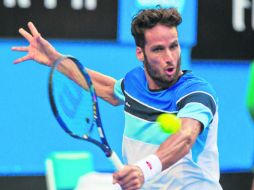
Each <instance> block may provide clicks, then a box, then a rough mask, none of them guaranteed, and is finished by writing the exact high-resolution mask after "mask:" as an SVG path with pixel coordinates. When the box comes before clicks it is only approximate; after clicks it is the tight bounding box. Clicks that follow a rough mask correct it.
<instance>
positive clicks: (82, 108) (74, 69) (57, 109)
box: [48, 57, 123, 170]
mask: <svg viewBox="0 0 254 190" xmlns="http://www.w3.org/2000/svg"><path fill="white" fill-rule="evenodd" d="M66 59H69V60H66ZM70 60H71V61H70ZM48 88H49V99H50V105H51V108H52V110H53V113H54V116H55V118H56V120H57V121H58V123H59V124H60V126H61V127H62V129H63V130H64V131H65V132H66V133H68V134H69V135H71V136H72V137H74V138H76V139H80V140H85V141H88V142H91V143H93V144H95V145H97V146H98V147H99V148H101V150H103V152H104V153H105V155H106V156H107V157H108V158H109V159H110V160H111V161H112V163H113V164H114V166H115V168H116V169H117V170H120V169H121V168H122V167H123V164H122V162H121V161H120V159H119V157H118V156H117V154H116V153H115V152H114V151H113V150H112V149H111V148H110V146H109V144H108V142H107V139H106V137H105V133H104V130H103V127H102V122H101V118H100V113H99V107H98V103H97V96H96V93H95V90H94V86H93V84H92V81H91V78H90V76H89V75H88V72H87V71H86V69H85V68H84V67H83V65H82V64H81V63H80V62H79V61H78V60H77V59H75V58H73V57H62V58H60V59H58V60H57V61H56V62H55V63H54V65H53V66H52V69H51V71H50V76H49V85H48Z"/></svg>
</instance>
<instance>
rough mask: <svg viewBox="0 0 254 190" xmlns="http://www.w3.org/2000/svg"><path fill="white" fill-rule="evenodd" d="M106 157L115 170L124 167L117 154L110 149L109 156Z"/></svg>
mask: <svg viewBox="0 0 254 190" xmlns="http://www.w3.org/2000/svg"><path fill="white" fill-rule="evenodd" d="M108 159H109V160H110V161H111V162H112V163H113V165H114V166H115V168H116V169H117V170H121V169H122V168H123V167H124V165H123V163H122V162H121V160H120V158H119V157H118V156H117V154H116V153H115V152H114V151H112V154H111V156H110V157H108Z"/></svg>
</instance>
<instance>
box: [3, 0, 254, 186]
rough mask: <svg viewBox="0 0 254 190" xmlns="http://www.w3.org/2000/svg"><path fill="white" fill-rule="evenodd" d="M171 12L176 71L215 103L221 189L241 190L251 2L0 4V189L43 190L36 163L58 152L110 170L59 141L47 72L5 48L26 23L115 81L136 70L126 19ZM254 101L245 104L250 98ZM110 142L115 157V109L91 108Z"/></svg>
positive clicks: (118, 114) (100, 158) (248, 131)
mask: <svg viewBox="0 0 254 190" xmlns="http://www.w3.org/2000/svg"><path fill="white" fill-rule="evenodd" d="M158 4H160V5H161V6H163V7H164V6H165V7H169V6H174V7H177V8H178V10H179V12H180V13H181V14H182V16H183V23H182V24H181V26H180V27H179V38H180V43H181V46H182V67H183V69H191V70H193V71H194V73H196V74H197V75H199V76H201V77H203V78H205V79H206V80H208V81H209V82H210V83H211V84H212V85H213V87H214V88H215V90H216V91H217V94H218V97H219V111H220V112H219V113H220V120H219V131H218V133H219V134H218V147H219V153H220V170H221V183H222V185H223V187H224V189H231V190H232V189H241V190H244V189H248V188H249V187H250V181H251V169H252V164H253V162H254V161H253V155H254V123H253V121H252V120H251V118H250V116H249V113H248V110H247V106H246V96H247V88H248V83H249V79H250V65H251V61H252V60H253V57H254V43H253V42H254V16H253V15H254V1H253V0H252V1H251V0H230V1H229V0H213V1H198V0H153V1H151V0H132V1H127V0H107V1H104V0H61V1H60V0H59V1H57V0H0V81H1V89H0V189H26V190H28V189H37V190H39V189H46V185H45V160H46V159H47V158H48V157H49V155H50V154H51V153H53V152H57V151H67V152H68V151H88V152H90V153H91V155H92V157H93V163H94V169H95V170H96V171H101V172H108V171H112V165H111V163H109V162H108V161H107V159H106V158H105V157H104V154H103V153H102V152H101V151H100V150H99V149H98V148H97V147H95V146H90V144H87V143H85V142H81V141H77V140H74V139H72V138H71V137H69V136H68V135H67V134H65V133H64V132H63V131H62V130H61V128H60V127H59V126H58V123H57V122H56V121H55V119H54V117H53V114H52V112H51V108H50V105H49V101H48V92H47V80H48V75H49V68H47V67H44V66H41V65H39V64H36V63H35V62H33V61H27V62H25V63H22V64H18V65H14V64H12V63H13V61H14V60H15V59H17V58H18V57H21V56H23V55H25V54H24V53H17V52H12V51H11V47H12V46H21V45H27V42H26V41H25V40H24V39H22V38H21V37H20V35H19V34H18V29H19V27H24V28H25V29H27V22H28V21H32V22H34V24H35V25H36V27H37V28H38V30H39V32H40V33H41V34H42V36H43V37H45V38H46V39H48V40H49V41H50V42H51V43H52V44H53V46H54V47H55V48H56V49H57V50H58V51H60V52H61V53H63V54H70V55H72V56H74V57H76V58H78V59H79V60H80V61H81V62H82V63H83V64H84V65H85V66H87V67H89V68H91V69H94V70H97V71H99V72H102V73H104V74H106V75H110V76H112V77H114V78H116V79H120V78H122V77H123V76H124V74H125V73H126V72H128V71H129V70H130V69H132V68H134V67H136V66H137V65H140V64H141V63H140V62H138V61H137V59H136V57H135V44H134V40H133V39H132V36H131V35H130V22H131V19H132V17H133V15H135V13H137V12H138V10H140V9H142V8H149V7H155V6H156V5H158ZM253 98H254V97H253ZM99 104H100V111H101V116H102V122H103V124H104V128H105V131H106V136H107V137H108V140H109V143H110V144H111V145H112V147H113V149H115V150H116V152H117V153H118V154H121V143H120V142H121V139H122V133H123V124H124V118H123V114H122V111H123V107H113V106H110V105H108V104H106V103H105V102H103V101H100V102H99Z"/></svg>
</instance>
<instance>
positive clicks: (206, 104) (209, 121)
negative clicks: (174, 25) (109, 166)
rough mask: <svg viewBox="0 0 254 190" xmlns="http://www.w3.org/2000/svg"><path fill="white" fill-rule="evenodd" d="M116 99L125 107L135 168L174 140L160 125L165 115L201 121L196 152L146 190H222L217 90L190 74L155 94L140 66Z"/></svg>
mask: <svg viewBox="0 0 254 190" xmlns="http://www.w3.org/2000/svg"><path fill="white" fill-rule="evenodd" d="M115 95H116V96H117V97H118V98H119V100H121V101H122V102H123V103H125V106H124V111H125V130H124V136H123V148H122V150H123V158H124V161H125V162H126V163H128V164H134V163H136V162H137V161H139V160H141V159H142V158H144V157H146V156H148V155H150V154H153V153H155V152H156V150H157V149H158V147H159V145H160V144H161V143H162V142H164V141H165V140H166V139H167V138H168V137H169V136H170V135H169V134H166V133H164V132H163V131H162V130H161V129H160V127H159V126H158V124H157V123H156V122H155V121H156V118H157V116H158V115H160V114H161V113H173V114H176V115H177V116H178V117H179V118H181V117H187V118H193V119H196V120H198V121H200V122H201V123H202V125H203V130H202V132H201V134H200V135H199V136H198V138H197V140H196V142H195V143H194V145H193V146H192V148H191V150H190V152H189V153H188V154H187V155H186V156H184V157H183V158H182V159H180V160H179V161H178V162H176V163H175V164H174V165H172V166H170V167H169V168H168V169H166V170H164V171H162V172H161V173H160V174H159V175H158V176H155V177H154V179H152V180H150V181H148V182H146V184H144V186H143V189H153V190H156V189H160V190H162V189H163V190H166V189H170V190H171V189H173V190H180V189H181V190H183V189H184V190H192V189H193V190H196V189H198V188H200V189H205V190H210V189H211V190H219V189H221V186H220V184H219V163H218V149H217V126H218V113H217V111H218V106H217V96H216V94H215V92H214V90H213V89H212V87H211V86H210V85H209V84H208V83H207V82H206V81H205V80H203V79H201V78H198V77H196V76H195V75H194V74H193V73H191V72H189V71H185V72H184V74H183V75H182V76H181V77H180V78H179V80H178V81H177V82H176V83H175V84H174V85H173V86H171V87H170V88H168V89H166V90H161V91H151V90H149V88H148V84H147V80H146V77H145V73H144V68H143V67H137V68H135V69H133V70H132V71H130V72H129V73H127V74H126V76H125V77H124V78H123V79H121V80H119V81H117V82H116V84H115Z"/></svg>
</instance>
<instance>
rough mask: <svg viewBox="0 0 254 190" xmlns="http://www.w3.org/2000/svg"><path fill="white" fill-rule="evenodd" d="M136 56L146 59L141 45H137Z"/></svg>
mask: <svg viewBox="0 0 254 190" xmlns="http://www.w3.org/2000/svg"><path fill="white" fill-rule="evenodd" d="M136 56H137V58H138V60H139V61H142V62H143V61H144V53H143V50H142V48H141V47H136Z"/></svg>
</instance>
